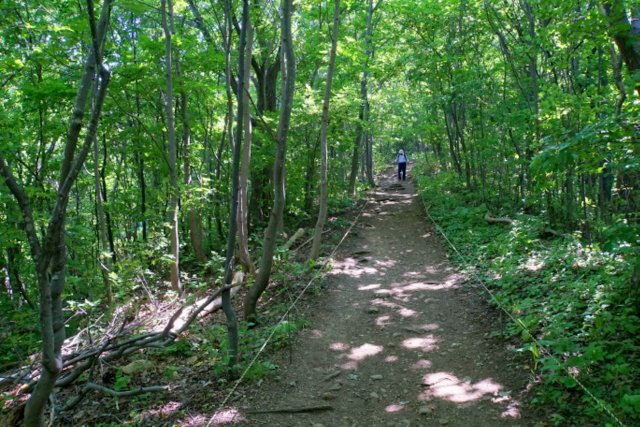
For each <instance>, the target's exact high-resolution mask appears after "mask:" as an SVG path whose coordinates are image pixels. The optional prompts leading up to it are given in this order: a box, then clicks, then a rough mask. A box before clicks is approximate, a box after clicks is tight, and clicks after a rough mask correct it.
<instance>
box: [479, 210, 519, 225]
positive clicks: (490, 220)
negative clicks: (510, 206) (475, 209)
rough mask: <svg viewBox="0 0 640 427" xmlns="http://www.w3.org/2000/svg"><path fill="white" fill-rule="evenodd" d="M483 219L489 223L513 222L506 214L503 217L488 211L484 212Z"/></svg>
mask: <svg viewBox="0 0 640 427" xmlns="http://www.w3.org/2000/svg"><path fill="white" fill-rule="evenodd" d="M484 219H485V221H487V222H488V223H489V224H513V220H512V219H511V218H508V217H506V216H503V217H493V216H491V214H490V213H489V212H487V213H486V214H484Z"/></svg>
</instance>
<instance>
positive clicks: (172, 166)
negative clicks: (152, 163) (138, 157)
mask: <svg viewBox="0 0 640 427" xmlns="http://www.w3.org/2000/svg"><path fill="white" fill-rule="evenodd" d="M162 30H163V31H164V40H165V60H164V67H165V68H164V69H165V82H166V83H165V85H166V86H165V94H164V108H165V115H166V116H167V117H166V118H167V137H168V139H169V191H170V193H171V196H170V200H169V209H170V211H169V222H170V224H171V232H170V233H171V236H170V240H171V242H170V252H171V274H170V280H171V287H172V288H173V290H175V291H176V292H178V293H182V285H181V283H180V236H179V228H180V224H179V223H178V204H179V197H180V190H179V188H178V171H177V144H176V130H175V125H174V121H173V60H172V56H173V55H172V53H171V51H172V47H171V37H172V34H173V3H172V0H162Z"/></svg>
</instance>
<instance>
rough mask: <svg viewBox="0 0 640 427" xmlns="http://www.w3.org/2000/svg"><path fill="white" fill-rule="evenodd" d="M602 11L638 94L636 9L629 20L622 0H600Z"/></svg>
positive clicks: (639, 64) (639, 30) (639, 53)
mask: <svg viewBox="0 0 640 427" xmlns="http://www.w3.org/2000/svg"><path fill="white" fill-rule="evenodd" d="M602 4H603V8H602V11H603V13H604V14H605V16H606V17H607V21H608V24H609V35H610V36H611V37H613V40H614V41H615V43H616V45H617V46H618V50H619V51H620V55H621V56H622V59H623V60H624V63H625V64H626V66H627V68H628V70H629V75H631V76H632V78H633V80H634V88H635V90H636V92H637V93H638V95H640V82H639V80H638V77H637V76H636V74H637V72H638V71H639V70H640V22H639V21H638V16H637V15H638V10H636V9H634V11H633V17H632V20H631V22H629V18H628V16H627V10H626V6H625V2H624V1H623V0H602Z"/></svg>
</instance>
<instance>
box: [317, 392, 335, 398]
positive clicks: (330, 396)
mask: <svg viewBox="0 0 640 427" xmlns="http://www.w3.org/2000/svg"><path fill="white" fill-rule="evenodd" d="M336 397H338V396H337V395H336V394H335V393H331V392H330V391H325V392H324V393H321V394H320V399H322V400H334V399H335V398H336Z"/></svg>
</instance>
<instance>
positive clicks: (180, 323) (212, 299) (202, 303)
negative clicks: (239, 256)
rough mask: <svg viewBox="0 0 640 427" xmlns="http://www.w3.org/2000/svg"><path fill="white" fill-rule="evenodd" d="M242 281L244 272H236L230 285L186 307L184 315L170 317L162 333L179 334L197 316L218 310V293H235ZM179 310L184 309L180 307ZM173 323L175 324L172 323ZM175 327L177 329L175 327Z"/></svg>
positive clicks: (219, 301) (220, 304)
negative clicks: (229, 291) (186, 310)
mask: <svg viewBox="0 0 640 427" xmlns="http://www.w3.org/2000/svg"><path fill="white" fill-rule="evenodd" d="M243 281H244V273H242V272H240V271H239V272H237V273H236V274H234V276H233V280H232V281H231V285H229V286H224V287H222V288H220V289H218V290H217V291H215V292H214V293H213V294H211V295H209V296H208V297H207V298H203V299H201V300H199V301H197V302H196V303H195V304H193V305H191V306H190V307H188V309H190V310H188V312H187V314H186V315H184V316H183V315H182V314H181V315H180V316H177V317H176V318H175V319H173V318H172V321H170V322H169V323H168V324H167V326H166V327H165V328H164V332H163V334H168V333H169V332H170V333H172V334H175V335H180V334H181V333H182V332H184V331H185V330H186V329H187V328H188V327H189V325H190V324H191V323H192V322H193V321H194V320H196V319H197V318H198V317H204V316H206V315H208V314H211V313H213V312H214V311H216V310H219V309H220V307H222V298H221V297H220V295H221V294H222V292H223V291H226V290H231V296H232V297H233V295H235V294H236V293H237V292H238V287H239V286H240V285H242V283H243ZM181 310H184V308H182V309H181ZM174 324H175V325H174ZM176 328H177V329H176Z"/></svg>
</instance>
